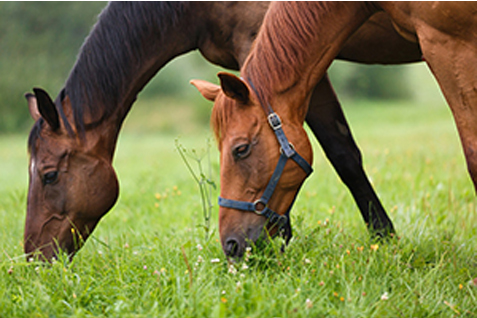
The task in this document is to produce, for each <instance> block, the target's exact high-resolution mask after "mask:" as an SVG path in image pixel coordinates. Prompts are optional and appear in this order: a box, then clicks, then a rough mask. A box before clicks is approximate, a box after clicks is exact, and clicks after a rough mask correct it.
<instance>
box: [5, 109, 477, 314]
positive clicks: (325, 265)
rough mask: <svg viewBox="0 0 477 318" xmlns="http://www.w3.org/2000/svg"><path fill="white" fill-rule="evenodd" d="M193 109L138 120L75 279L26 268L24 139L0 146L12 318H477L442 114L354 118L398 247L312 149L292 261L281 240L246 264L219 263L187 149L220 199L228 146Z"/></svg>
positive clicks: (456, 173) (471, 210) (472, 214)
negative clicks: (115, 190)
mask: <svg viewBox="0 0 477 318" xmlns="http://www.w3.org/2000/svg"><path fill="white" fill-rule="evenodd" d="M149 104H158V105H157V106H156V107H154V106H153V105H149ZM159 104H160V105H159ZM151 109H154V112H153V113H152V114H151V113H150V112H151ZM181 109H183V108H180V107H175V105H173V101H171V100H167V101H161V102H158V101H142V100H140V101H139V102H138V105H136V106H135V108H134V109H133V111H132V113H131V115H130V116H129V118H128V119H127V121H126V123H125V125H124V129H123V132H122V133H121V136H120V140H119V143H118V148H117V152H116V156H115V168H116V171H117V173H118V176H119V180H120V185H121V194H120V198H119V201H118V203H117V204H116V206H115V207H114V208H113V209H112V210H111V211H110V212H109V213H108V214H107V215H106V216H105V217H104V219H103V220H102V221H101V222H100V224H99V225H98V227H97V229H96V230H95V232H94V233H93V235H92V237H90V238H89V239H88V241H87V242H86V244H85V246H84V247H83V249H82V250H81V251H80V252H79V253H78V254H77V255H76V256H75V258H74V259H73V261H72V262H71V263H68V262H67V261H66V258H65V257H64V256H63V257H60V259H59V260H58V261H56V262H54V263H53V264H51V265H44V264H40V263H28V262H27V261H26V259H25V257H24V255H23V254H22V253H23V252H22V251H23V248H22V239H23V225H24V217H25V205H26V189H27V178H28V175H27V164H28V157H27V153H26V138H27V137H26V135H24V134H20V135H2V136H0V162H1V165H0V180H1V183H0V220H1V226H0V252H1V253H0V317H257V318H258V317H366V318H368V317H477V281H475V279H476V278H477V239H476V238H477V226H476V225H477V211H476V205H475V193H474V189H473V185H472V183H471V181H470V178H469V176H468V174H467V170H466V167H465V161H464V158H463V155H462V150H461V147H460V143H459V140H458V137H457V133H456V129H455V125H454V123H453V120H452V117H451V114H450V111H449V109H448V108H447V106H446V105H445V103H444V102H442V101H441V102H439V103H433V104H425V103H423V104H416V103H400V102H390V103H384V102H379V103H378V102H355V103H350V102H348V103H346V108H345V112H346V114H347V117H348V120H349V122H350V125H351V127H352V130H353V133H354V135H355V138H356V141H357V143H358V144H359V146H360V147H361V150H362V152H363V157H364V162H365V167H366V170H367V172H368V174H369V176H370V178H371V179H372V183H373V185H374V186H375V189H376V190H377V192H378V194H379V196H380V198H381V200H382V202H383V204H384V205H385V207H386V209H387V211H388V213H389V215H390V217H391V218H392V220H393V222H394V224H395V228H396V231H397V238H394V239H392V240H389V241H375V240H372V239H371V238H370V236H369V234H368V232H367V231H366V228H365V226H364V223H363V221H362V219H361V216H360V215H359V211H358V209H357V208H356V206H355V204H354V202H353V200H352V198H351V196H350V194H349V193H348V190H347V189H346V188H345V186H344V185H343V184H342V183H341V181H340V180H339V178H338V177H337V175H336V173H335V172H334V171H333V170H332V168H331V166H330V165H329V163H328V161H327V159H326V158H325V157H324V155H323V153H322V151H321V149H320V146H319V145H318V143H317V142H316V140H314V139H313V138H312V143H313V146H314V148H315V160H314V164H313V167H314V173H313V175H312V176H311V177H310V178H309V179H308V180H307V181H306V183H305V185H304V187H303V188H302V190H301V192H300V195H299V198H298V200H297V202H296V205H295V208H294V210H293V211H292V225H293V230H294V237H293V239H292V241H291V243H290V245H289V246H288V247H287V248H286V251H285V253H283V254H282V253H280V247H281V243H282V242H280V240H278V239H277V240H275V241H274V242H273V244H270V245H268V246H266V247H263V248H261V249H254V250H252V251H250V252H249V253H248V254H247V257H246V258H245V259H244V260H243V261H242V262H239V263H235V264H231V263H229V262H227V260H226V258H225V257H224V255H223V253H222V250H221V246H220V243H219V240H218V229H217V227H218V223H217V206H216V205H215V206H214V209H213V213H212V220H211V228H210V229H209V232H208V233H206V231H205V229H204V226H203V225H204V217H203V211H202V205H201V199H200V194H199V189H198V186H197V184H196V183H195V181H194V180H193V178H192V177H191V175H190V173H189V171H188V170H187V168H186V166H185V164H184V162H183V161H182V159H181V157H180V155H179V153H178V151H177V149H176V146H175V144H176V140H177V141H178V142H179V143H180V144H181V145H183V147H184V148H186V149H187V152H188V153H190V152H192V150H195V151H196V153H197V154H198V155H199V156H203V161H202V163H203V164H204V165H207V166H208V165H210V167H211V174H210V175H209V177H210V178H211V179H212V180H214V181H215V182H216V183H217V184H218V179H219V177H218V167H219V164H218V152H217V150H216V147H215V143H214V141H213V138H212V135H211V133H210V129H209V128H208V127H207V126H203V125H194V124H193V123H194V121H195V119H194V118H189V117H188V116H187V114H188V112H187V111H185V112H184V111H182V110H181ZM168 116H169V117H171V118H169V117H168ZM174 116H175V118H174ZM148 119H149V121H148ZM171 122H172V123H177V125H175V124H174V125H171ZM161 125H165V126H161ZM168 125H169V126H168ZM159 126H160V127H162V128H161V130H159V131H158V130H155V129H154V128H157V127H159ZM208 144H210V153H211V154H210V159H208V157H207V156H206V155H205V154H206V152H207V151H206V149H207V148H208ZM190 162H191V164H194V163H195V161H194V160H193V159H190ZM217 196H218V189H217V190H215V191H214V192H213V193H212V197H213V202H214V203H215V202H216V198H217ZM207 234H208V235H207Z"/></svg>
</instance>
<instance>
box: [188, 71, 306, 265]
mask: <svg viewBox="0 0 477 318" xmlns="http://www.w3.org/2000/svg"><path fill="white" fill-rule="evenodd" d="M219 78H220V83H221V85H220V86H217V85H214V84H211V83H208V82H205V81H192V82H191V83H192V84H193V85H194V86H196V87H197V89H198V90H199V91H200V92H201V94H202V95H203V96H204V97H205V98H206V99H208V100H211V101H214V102H215V104H214V108H213V112H212V120H211V121H212V126H213V129H214V132H215V135H216V139H217V142H218V147H219V151H220V198H219V205H220V209H219V232H220V239H221V243H222V248H223V250H224V253H225V254H226V255H227V256H229V257H233V258H235V257H238V258H240V257H241V256H242V255H243V253H244V251H245V248H246V247H247V246H249V245H250V243H256V242H257V241H258V240H259V239H263V238H267V237H269V236H273V235H275V234H279V232H282V231H281V230H283V232H284V233H281V234H284V235H285V236H286V237H285V239H289V238H290V237H291V228H290V224H289V219H288V212H289V210H290V208H291V206H292V204H293V202H294V200H295V197H296V195H297V193H298V190H299V189H300V187H301V185H302V183H303V181H304V180H305V178H306V177H307V176H308V174H309V173H310V172H311V167H310V163H311V162H312V157H313V155H312V149H311V145H310V142H309V140H308V137H307V134H306V132H305V130H304V129H303V121H304V116H305V114H306V111H305V112H304V114H301V113H302V112H293V111H289V110H288V109H287V108H286V107H277V108H275V109H276V110H277V113H273V114H270V113H269V112H268V111H267V110H265V112H264V108H263V107H262V105H261V103H260V102H259V99H258V97H257V95H256V93H255V92H254V91H253V89H252V87H251V86H250V84H249V83H246V82H245V81H243V80H241V79H239V78H238V77H236V76H234V75H232V74H227V73H219ZM297 113H300V116H297ZM267 115H268V116H267ZM275 116H276V117H275ZM272 117H273V118H272ZM280 118H281V119H280ZM279 122H280V123H279ZM277 131H281V133H280V134H281V135H283V136H286V137H285V140H287V141H286V142H285V144H283V143H282V141H279V139H283V138H281V137H280V138H279V137H278V135H277ZM288 141H289V142H288ZM288 152H290V156H289V157H288V158H287V156H288ZM291 152H293V153H294V154H293V155H292V154H291ZM284 153H287V155H284ZM298 154H299V155H298ZM302 156H303V157H302ZM296 157H300V158H301V159H299V160H298V158H296ZM287 159H293V160H287ZM295 159H297V160H298V161H297V160H295ZM279 170H280V171H279ZM249 212H251V213H249Z"/></svg>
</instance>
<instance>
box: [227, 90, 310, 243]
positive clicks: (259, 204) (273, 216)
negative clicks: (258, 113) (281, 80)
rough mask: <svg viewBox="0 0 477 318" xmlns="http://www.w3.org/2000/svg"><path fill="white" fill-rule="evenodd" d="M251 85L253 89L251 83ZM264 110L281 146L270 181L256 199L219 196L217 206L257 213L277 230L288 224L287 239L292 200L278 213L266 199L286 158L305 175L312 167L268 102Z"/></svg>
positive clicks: (270, 194) (274, 185) (280, 172)
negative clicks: (232, 198)
mask: <svg viewBox="0 0 477 318" xmlns="http://www.w3.org/2000/svg"><path fill="white" fill-rule="evenodd" d="M251 87H252V89H253V90H254V91H255V88H254V87H253V85H251ZM255 92H256V91H255ZM257 96H258V94H257ZM266 112H267V113H268V123H269V124H270V127H271V128H272V129H273V132H274V133H275V136H276V137H277V139H278V142H279V144H280V147H281V148H280V158H279V159H278V163H277V166H276V167H275V171H274V172H273V174H272V177H271V178H270V181H268V184H267V187H266V188H265V191H264V192H263V195H262V197H261V198H260V199H258V200H257V201H255V202H246V201H237V200H230V199H225V198H222V197H219V206H221V207H224V208H230V209H235V210H241V211H244V212H254V213H256V214H258V215H262V216H264V217H266V218H267V219H268V220H269V222H270V224H271V225H273V226H278V229H279V231H281V230H282V229H284V228H285V227H286V226H287V225H288V228H289V231H290V233H288V234H285V235H287V236H289V237H287V238H288V239H289V238H290V237H291V227H290V226H289V222H290V219H289V214H290V210H291V208H292V206H293V203H294V202H292V204H291V205H290V207H289V208H288V211H287V212H286V213H285V214H284V215H280V214H278V213H277V212H275V211H273V210H271V209H270V208H269V207H268V201H269V200H270V198H271V197H272V195H273V192H274V191H275V188H276V186H277V184H278V182H279V180H280V177H281V176H282V173H283V169H284V168H285V164H286V163H287V161H288V159H292V160H293V161H295V162H296V163H297V164H298V165H299V166H300V167H301V168H302V169H303V171H305V173H306V176H307V177H308V176H309V175H310V174H311V172H312V171H313V169H312V168H311V166H310V164H309V163H308V162H307V161H306V160H305V159H303V157H302V156H300V155H299V154H298V153H297V152H296V151H295V149H294V148H293V145H292V144H290V142H289V141H288V139H287V137H286V136H285V133H284V132H283V129H282V121H281V120H280V117H279V116H278V115H277V113H275V112H274V111H273V109H272V107H271V106H270V104H268V108H267V109H266ZM285 231H286V229H285Z"/></svg>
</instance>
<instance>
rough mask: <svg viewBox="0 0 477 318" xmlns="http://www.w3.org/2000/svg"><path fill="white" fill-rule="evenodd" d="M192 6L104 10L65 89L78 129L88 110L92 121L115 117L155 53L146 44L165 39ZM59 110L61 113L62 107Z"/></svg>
mask: <svg viewBox="0 0 477 318" xmlns="http://www.w3.org/2000/svg"><path fill="white" fill-rule="evenodd" d="M188 7H189V4H187V3H183V2H132V3H131V2H112V3H110V4H109V5H108V6H107V7H106V8H105V9H104V10H103V11H102V12H101V14H100V15H99V18H98V22H97V23H96V24H95V26H94V27H93V29H92V31H91V32H90V34H89V35H88V37H87V38H86V40H85V42H84V43H83V45H82V47H81V49H80V52H79V55H78V58H77V61H76V63H75V65H74V66H73V68H72V70H71V73H70V75H69V77H68V79H67V81H66V84H65V88H64V90H65V92H66V94H67V95H68V96H69V98H70V101H71V106H72V110H73V115H74V120H75V126H76V127H77V129H78V130H79V131H84V119H83V118H84V113H85V111H86V112H88V113H89V115H90V116H91V118H92V119H93V121H102V120H103V119H104V118H107V117H108V116H110V115H111V114H112V113H113V111H114V110H115V108H116V107H117V105H118V103H119V98H120V96H121V92H124V90H125V89H126V88H127V87H128V84H129V83H130V80H131V78H133V76H134V74H135V72H137V70H138V67H139V65H140V63H141V62H142V61H144V59H145V58H146V57H147V55H146V54H147V53H149V52H150V51H151V45H144V43H149V44H150V43H151V42H152V41H158V40H160V39H161V38H163V37H165V36H166V35H167V32H168V31H169V30H170V29H171V28H173V27H175V26H176V24H177V23H178V22H179V21H180V19H181V17H182V15H183V14H184V13H185V11H186V10H187V9H188ZM148 48H149V50H148V51H146V50H147V49H148ZM58 110H59V111H60V113H61V112H62V107H59V108H58Z"/></svg>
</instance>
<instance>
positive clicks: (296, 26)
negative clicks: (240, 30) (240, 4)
mask: <svg viewBox="0 0 477 318" xmlns="http://www.w3.org/2000/svg"><path fill="white" fill-rule="evenodd" d="M330 11H331V8H330V4H329V3H328V2H325V3H316V2H312V3H310V2H308V1H305V2H292V3H290V2H276V3H272V4H271V5H270V8H269V9H268V11H267V13H266V15H265V18H264V21H263V24H262V27H261V29H260V31H259V33H258V35H257V38H256V40H255V42H254V45H253V47H252V50H251V52H250V54H249V56H248V58H247V60H246V61H245V64H244V67H243V71H242V77H243V78H244V79H245V80H246V81H247V82H249V84H253V85H256V87H257V90H258V92H257V93H258V95H259V98H260V99H261V101H262V104H264V103H263V101H269V100H270V97H271V95H272V93H273V92H272V88H273V87H275V88H277V87H278V89H280V90H286V89H288V88H290V87H291V86H292V85H293V84H294V83H295V82H296V81H297V80H298V79H299V78H300V76H301V74H302V73H303V71H304V68H305V67H307V65H306V61H307V60H309V58H310V55H312V54H313V52H312V49H311V48H310V43H312V42H313V41H314V38H315V37H316V36H317V32H316V29H317V25H319V22H320V21H319V18H320V17H322V16H323V14H326V13H328V12H330ZM284 82H286V84H285V85H286V86H284Z"/></svg>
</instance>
